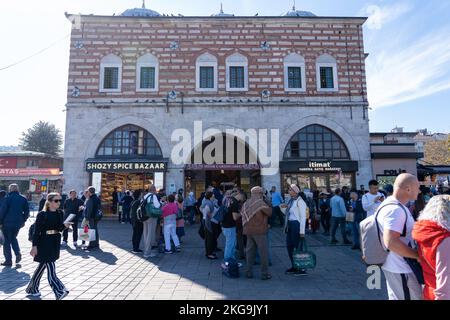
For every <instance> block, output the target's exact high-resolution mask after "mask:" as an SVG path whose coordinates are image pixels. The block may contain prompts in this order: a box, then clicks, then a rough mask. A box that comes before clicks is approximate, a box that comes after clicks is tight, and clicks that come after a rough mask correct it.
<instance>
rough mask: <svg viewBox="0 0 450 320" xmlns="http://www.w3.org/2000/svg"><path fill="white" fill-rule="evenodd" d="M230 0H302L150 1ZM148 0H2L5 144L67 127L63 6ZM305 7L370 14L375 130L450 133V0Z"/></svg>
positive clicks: (330, 0) (263, 2)
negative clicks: (35, 131)
mask: <svg viewBox="0 0 450 320" xmlns="http://www.w3.org/2000/svg"><path fill="white" fill-rule="evenodd" d="M221 2H223V7H224V11H225V12H226V13H233V14H235V15H255V14H256V13H258V14H259V15H260V16H261V15H278V14H279V15H282V14H284V13H286V12H287V11H288V10H290V9H291V7H292V5H293V0H279V1H272V0H222V1H221V0H171V1H167V0H165V1H164V0H147V1H146V6H147V8H149V9H153V10H156V11H158V12H159V13H161V14H163V13H165V14H175V15H177V14H179V13H180V14H183V15H206V16H209V15H211V14H213V13H217V12H218V11H219V10H220V3H221ZM141 5H142V1H140V0H39V1H36V0H21V1H12V0H9V1H0V40H1V47H0V110H1V113H0V146H1V145H17V144H18V141H19V138H20V137H21V133H22V132H23V131H25V130H26V129H27V128H29V127H31V126H32V125H33V124H34V123H36V122H37V121H39V120H45V121H49V122H52V123H54V124H55V125H56V126H57V127H58V128H59V129H61V131H62V132H63V131H64V127H65V113H64V109H65V107H64V105H65V103H66V91H67V73H68V66H69V34H70V29H71V25H70V22H69V21H68V20H67V19H66V17H65V15H64V12H69V13H82V14H91V13H92V14H99V15H112V14H114V13H115V14H120V13H121V12H123V11H124V10H126V9H129V8H134V7H140V6H141ZM296 8H297V9H298V10H306V11H311V12H313V13H314V14H316V15H318V16H367V17H368V20H367V22H366V24H365V26H364V37H365V51H366V52H367V53H369V57H368V58H367V60H366V70H367V83H368V95H369V103H370V108H371V110H370V113H369V117H370V130H371V131H372V132H380V131H390V130H391V129H392V128H394V127H395V126H398V127H403V128H404V130H406V131H415V130H417V129H424V128H427V129H428V130H430V131H432V132H446V133H448V132H450V41H449V38H450V0H445V1H442V0H428V1H423V0H398V1H387V0H367V1H366V0H314V1H312V0H310V1H305V0H296ZM48 47H50V48H49V49H48V50H45V51H43V52H41V53H40V54H37V55H35V56H33V57H32V58H30V59H28V60H25V61H23V62H20V61H21V60H23V59H24V58H27V57H29V56H31V55H33V54H35V53H39V52H40V51H41V50H43V49H45V48H48ZM17 62H20V63H18V64H16V65H14V66H12V67H10V68H6V67H8V66H9V65H11V64H15V63H17ZM4 68H6V69H4ZM2 69H3V70H2Z"/></svg>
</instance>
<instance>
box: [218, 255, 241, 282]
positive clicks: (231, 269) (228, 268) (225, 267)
mask: <svg viewBox="0 0 450 320" xmlns="http://www.w3.org/2000/svg"><path fill="white" fill-rule="evenodd" d="M222 273H223V274H224V275H225V276H226V277H228V278H239V264H238V263H237V261H236V260H235V259H233V258H231V259H228V260H227V261H225V262H224V263H222Z"/></svg>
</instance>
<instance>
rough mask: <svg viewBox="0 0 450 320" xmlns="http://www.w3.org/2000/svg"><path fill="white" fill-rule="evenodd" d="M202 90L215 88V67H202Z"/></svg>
mask: <svg viewBox="0 0 450 320" xmlns="http://www.w3.org/2000/svg"><path fill="white" fill-rule="evenodd" d="M200 88H202V89H213V88H214V67H200Z"/></svg>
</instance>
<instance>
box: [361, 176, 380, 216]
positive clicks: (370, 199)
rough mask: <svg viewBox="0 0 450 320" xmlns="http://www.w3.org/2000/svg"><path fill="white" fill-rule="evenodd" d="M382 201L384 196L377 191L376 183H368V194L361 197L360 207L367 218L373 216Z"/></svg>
mask: <svg viewBox="0 0 450 320" xmlns="http://www.w3.org/2000/svg"><path fill="white" fill-rule="evenodd" d="M383 201H384V195H383V194H382V193H381V192H379V191H378V181H376V180H371V181H369V192H368V193H366V194H365V195H363V196H362V206H363V209H364V210H365V211H366V212H367V217H370V216H371V215H373V214H375V212H376V211H377V209H378V207H379V206H380V204H381V203H382V202H383Z"/></svg>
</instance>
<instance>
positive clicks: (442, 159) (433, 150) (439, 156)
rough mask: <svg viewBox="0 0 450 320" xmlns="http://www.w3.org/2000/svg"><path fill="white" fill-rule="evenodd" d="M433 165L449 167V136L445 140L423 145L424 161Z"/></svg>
mask: <svg viewBox="0 0 450 320" xmlns="http://www.w3.org/2000/svg"><path fill="white" fill-rule="evenodd" d="M424 160H425V161H426V162H427V163H431V164H433V165H450V135H449V137H448V139H447V141H446V140H442V141H429V142H427V143H426V144H425V159H424Z"/></svg>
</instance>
